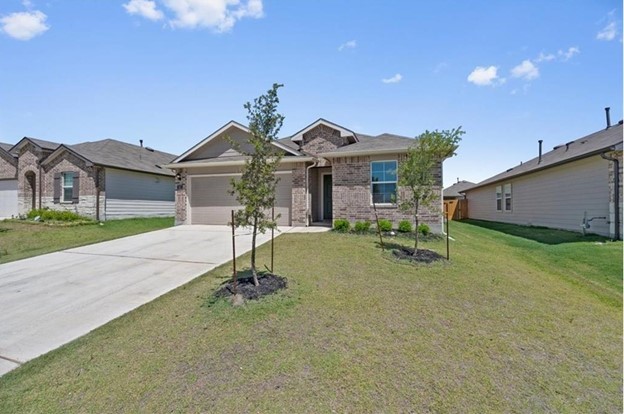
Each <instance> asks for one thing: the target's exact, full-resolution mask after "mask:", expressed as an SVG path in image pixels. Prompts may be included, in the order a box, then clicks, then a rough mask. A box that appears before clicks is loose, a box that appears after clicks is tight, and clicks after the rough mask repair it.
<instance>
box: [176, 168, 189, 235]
mask: <svg viewBox="0 0 624 414" xmlns="http://www.w3.org/2000/svg"><path fill="white" fill-rule="evenodd" d="M178 173H179V174H180V179H179V180H178V179H176V181H175V225H176V226H177V225H180V224H187V219H188V212H187V206H188V196H187V194H186V186H187V172H186V170H181V171H179V172H178Z"/></svg>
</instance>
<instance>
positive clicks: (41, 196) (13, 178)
mask: <svg viewBox="0 0 624 414" xmlns="http://www.w3.org/2000/svg"><path fill="white" fill-rule="evenodd" d="M173 158H175V155H172V154H167V153H164V152H160V151H154V150H152V149H151V148H147V147H145V148H144V147H143V146H137V145H131V144H127V143H125V142H120V141H115V140H112V139H105V140H102V141H95V142H85V143H82V144H76V145H66V144H59V143H56V142H50V141H44V140H40V139H35V138H28V137H25V138H23V139H21V140H20V141H19V142H18V143H17V144H15V145H12V146H9V145H7V144H4V145H1V146H0V218H6V217H12V216H16V215H21V214H26V213H28V212H29V211H30V210H32V209H35V208H46V207H47V208H50V209H55V210H69V211H73V212H76V213H78V214H81V215H84V216H87V217H91V218H94V219H96V220H107V219H114V218H125V217H137V216H172V215H173V214H174V210H175V204H174V177H173V173H172V172H171V171H170V170H168V169H166V168H163V167H162V164H166V163H168V162H171V161H172V160H173Z"/></svg>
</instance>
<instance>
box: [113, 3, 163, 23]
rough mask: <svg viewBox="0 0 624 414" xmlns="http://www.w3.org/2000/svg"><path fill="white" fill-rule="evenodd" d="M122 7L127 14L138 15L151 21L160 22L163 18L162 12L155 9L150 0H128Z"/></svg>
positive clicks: (154, 4)
mask: <svg viewBox="0 0 624 414" xmlns="http://www.w3.org/2000/svg"><path fill="white" fill-rule="evenodd" d="M123 7H124V9H126V12H128V14H138V15H139V16H142V17H145V18H146V19H149V20H152V21H156V20H161V19H162V18H163V17H164V14H163V12H162V11H160V10H158V9H157V8H156V2H154V1H150V0H130V1H129V2H128V3H126V4H124V5H123Z"/></svg>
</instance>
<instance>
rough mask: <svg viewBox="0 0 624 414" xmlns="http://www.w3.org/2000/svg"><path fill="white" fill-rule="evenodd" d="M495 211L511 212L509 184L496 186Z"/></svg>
mask: <svg viewBox="0 0 624 414" xmlns="http://www.w3.org/2000/svg"><path fill="white" fill-rule="evenodd" d="M496 211H505V212H511V183H508V184H505V185H498V186H496Z"/></svg>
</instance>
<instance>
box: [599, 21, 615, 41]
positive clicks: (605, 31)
mask: <svg viewBox="0 0 624 414" xmlns="http://www.w3.org/2000/svg"><path fill="white" fill-rule="evenodd" d="M616 36H617V24H616V23H615V22H609V24H607V25H606V26H605V27H603V28H602V30H601V31H599V32H598V34H596V39H598V40H605V41H607V42H608V41H610V40H613V39H615V37H616Z"/></svg>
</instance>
